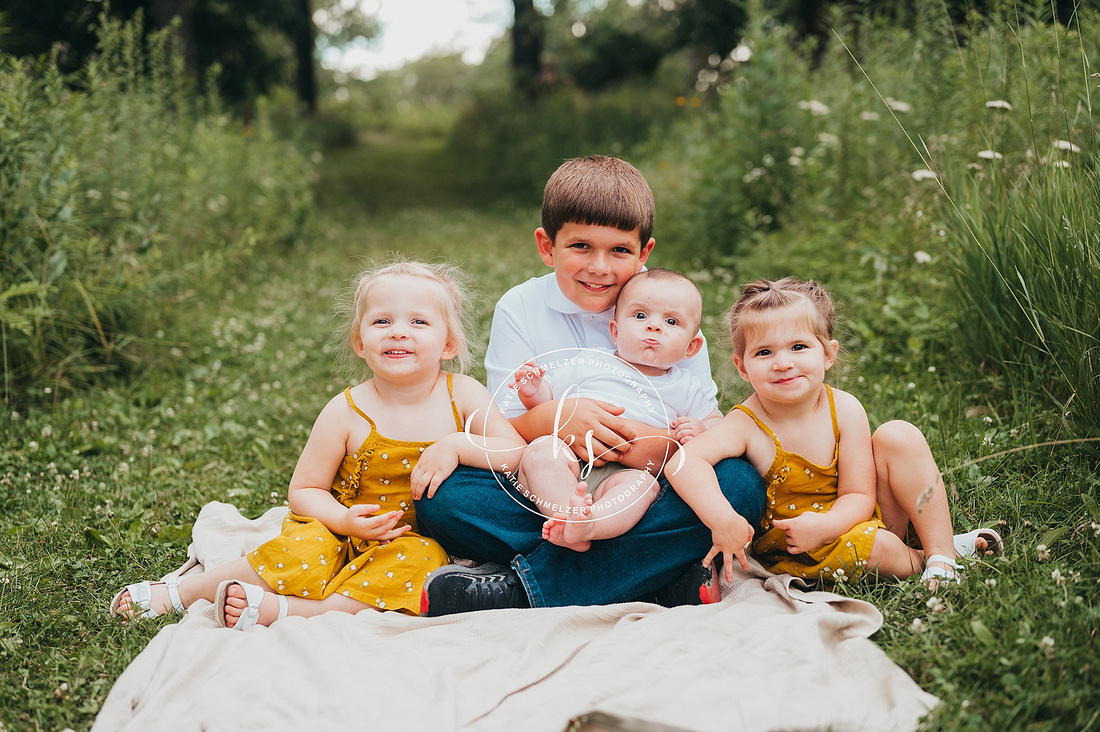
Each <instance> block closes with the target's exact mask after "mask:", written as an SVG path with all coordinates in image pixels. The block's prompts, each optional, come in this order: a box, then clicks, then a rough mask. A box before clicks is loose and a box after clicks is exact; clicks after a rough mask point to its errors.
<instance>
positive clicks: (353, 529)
mask: <svg viewBox="0 0 1100 732" xmlns="http://www.w3.org/2000/svg"><path fill="white" fill-rule="evenodd" d="M379 508H381V506H379V505H378V504H376V503H364V504H358V505H355V506H348V509H347V513H345V514H344V520H343V522H342V526H341V527H340V533H341V534H344V535H345V536H354V537H355V538H357V539H364V540H365V541H380V542H382V543H383V544H387V543H389V542H391V541H393V540H394V539H396V538H397V537H399V536H401V535H402V534H404V533H405V532H407V531H411V530H412V526H410V525H409V524H405V525H404V526H397V522H398V521H400V520H401V518H402V517H403V516H404V515H405V512H404V511H388V512H386V513H383V514H380V515H378V516H372V515H371V514H373V513H375V512H376V511H378V509H379ZM394 527H397V528H394Z"/></svg>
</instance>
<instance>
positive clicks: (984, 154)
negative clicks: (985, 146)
mask: <svg viewBox="0 0 1100 732" xmlns="http://www.w3.org/2000/svg"><path fill="white" fill-rule="evenodd" d="M978 157H979V158H981V159H982V160H1000V159H1002V158H1003V157H1004V155H1001V154H1000V153H999V152H997V151H996V150H981V151H979V152H978Z"/></svg>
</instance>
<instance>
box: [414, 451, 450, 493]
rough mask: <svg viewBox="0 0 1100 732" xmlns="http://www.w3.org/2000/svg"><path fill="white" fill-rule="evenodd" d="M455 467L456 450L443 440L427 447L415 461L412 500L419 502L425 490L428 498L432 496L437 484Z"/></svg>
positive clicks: (437, 486)
mask: <svg viewBox="0 0 1100 732" xmlns="http://www.w3.org/2000/svg"><path fill="white" fill-rule="evenodd" d="M457 467H458V450H456V449H455V448H454V447H452V446H451V445H449V444H447V443H446V442H444V441H443V440H440V441H439V442H435V443H432V444H431V445H429V446H428V447H427V448H426V449H425V450H424V452H423V453H421V454H420V459H419V460H417V461H416V467H415V468H413V471H412V476H411V478H412V494H413V498H415V499H417V500H420V498H422V497H423V496H424V491H425V489H426V490H427V492H428V498H431V497H432V496H434V495H435V491H436V489H437V488H439V484H440V483H442V482H443V481H444V480H445V479H446V478H447V476H449V475H450V474H451V473H453V472H454V470H455V468H457Z"/></svg>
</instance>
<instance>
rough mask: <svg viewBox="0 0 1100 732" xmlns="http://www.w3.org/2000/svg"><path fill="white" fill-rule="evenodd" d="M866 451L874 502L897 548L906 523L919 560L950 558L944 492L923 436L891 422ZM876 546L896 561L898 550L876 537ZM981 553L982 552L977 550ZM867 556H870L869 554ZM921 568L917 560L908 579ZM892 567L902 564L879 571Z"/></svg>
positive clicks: (951, 547) (951, 550)
mask: <svg viewBox="0 0 1100 732" xmlns="http://www.w3.org/2000/svg"><path fill="white" fill-rule="evenodd" d="M871 446H872V449H873V450H874V455H875V472H876V475H877V499H878V505H879V508H880V509H881V511H882V520H883V523H885V524H886V527H887V528H888V529H889V530H890V532H891V533H892V534H893V535H894V536H895V537H896V538H897V539H898V542H899V543H900V544H901V545H902V546H904V539H905V532H906V529H907V528H908V526H909V524H910V523H911V524H913V529H914V530H915V531H916V532H917V537H918V538H919V539H920V543H921V547H922V549H923V550H924V556H932V555H933V554H942V555H943V556H947V557H954V556H955V545H954V543H953V540H952V535H953V531H952V529H951V512H950V509H949V508H948V504H947V491H946V490H945V489H944V485H943V478H942V477H941V476H940V471H939V468H938V467H936V460H935V458H933V457H932V450H931V449H929V447H928V441H927V440H925V439H924V435H923V434H921V431H920V430H919V429H917V428H916V427H914V426H913V425H911V424H909V423H908V422H903V421H900V420H895V421H893V422H887V423H886V424H884V425H882V426H881V427H879V428H878V429H877V430H875V434H874V435H872V437H871ZM879 533H880V534H881V533H882V532H881V531H880V532H879ZM880 541H881V542H882V544H883V545H882V550H881V551H883V552H886V553H887V554H888V556H890V557H893V558H896V559H901V557H902V555H901V552H900V551H899V550H898V548H897V546H895V545H894V542H892V541H891V540H890V539H888V538H887V537H885V536H883V537H878V536H876V538H875V549H878V548H879V544H880ZM979 541H982V540H979ZM980 548H983V547H982V546H979V549H980ZM871 556H872V557H874V556H875V550H874V549H872V551H871ZM882 558H883V559H886V557H882ZM887 561H891V560H889V559H887ZM920 567H921V561H920V559H918V560H917V561H916V563H915V565H914V566H913V569H912V571H911V572H909V574H915V573H917V572H919V571H920ZM893 568H896V569H899V570H901V569H903V567H902V566H901V564H898V565H893V564H891V565H890V568H887V566H886V565H883V569H882V571H883V572H884V573H890V574H895V573H894V572H892V571H890V569H893ZM896 576H901V577H905V576H909V575H907V574H897V575H896Z"/></svg>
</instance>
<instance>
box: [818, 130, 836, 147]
mask: <svg viewBox="0 0 1100 732" xmlns="http://www.w3.org/2000/svg"><path fill="white" fill-rule="evenodd" d="M817 141H818V142H820V143H821V144H822V145H836V144H837V143H839V142H840V138H839V137H837V136H836V135H834V134H833V133H831V132H819V133H818V134H817Z"/></svg>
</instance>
